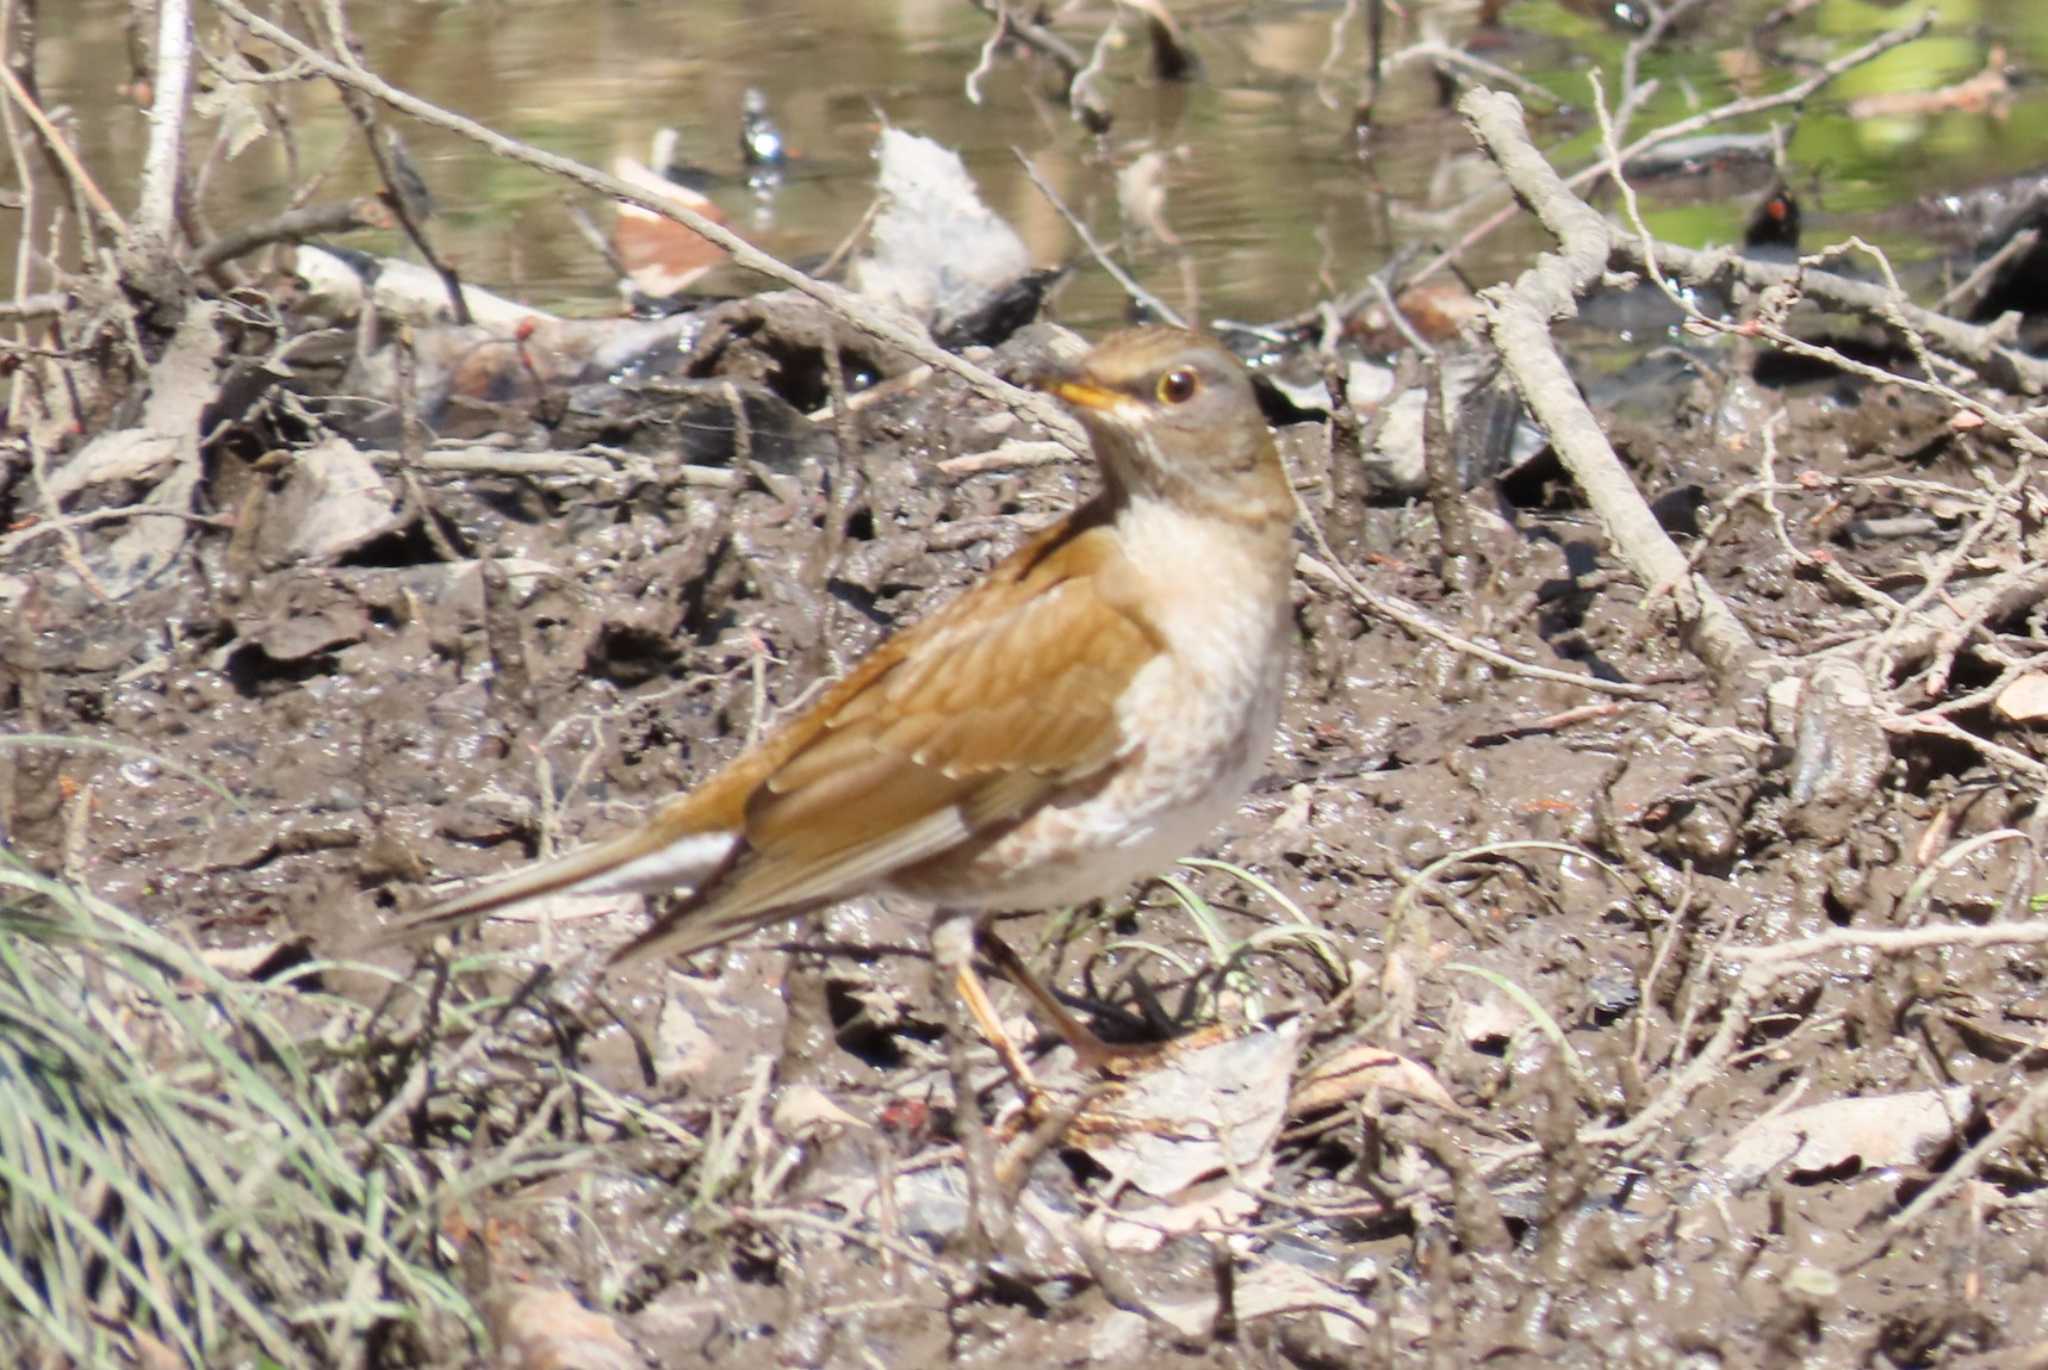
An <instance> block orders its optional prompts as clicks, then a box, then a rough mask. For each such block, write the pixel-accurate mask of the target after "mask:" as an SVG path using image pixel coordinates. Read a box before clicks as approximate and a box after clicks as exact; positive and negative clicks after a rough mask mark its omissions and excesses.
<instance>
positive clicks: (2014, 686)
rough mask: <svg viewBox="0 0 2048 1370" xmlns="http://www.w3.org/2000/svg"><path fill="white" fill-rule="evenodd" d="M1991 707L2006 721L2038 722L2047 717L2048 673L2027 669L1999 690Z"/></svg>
mask: <svg viewBox="0 0 2048 1370" xmlns="http://www.w3.org/2000/svg"><path fill="white" fill-rule="evenodd" d="M1991 708H1992V710H1993V712H1995V713H1996V714H1997V715H1998V716H1999V717H2000V718H2002V719H2004V720H2005V721H2006V722H2008V723H2039V722H2040V721H2041V720H2042V719H2044V718H2048V675H2044V674H2042V673H2041V672H2039V671H2028V672H2027V673H2026V674H2025V675H2022V676H2020V677H2018V678H2017V679H2015V680H2014V681H2013V682H2012V683H2011V684H2010V685H2008V686H2006V687H2005V688H2004V689H2002V690H2000V691H1999V692H1998V698H1997V699H1995V700H1993V701H1992V702H1991Z"/></svg>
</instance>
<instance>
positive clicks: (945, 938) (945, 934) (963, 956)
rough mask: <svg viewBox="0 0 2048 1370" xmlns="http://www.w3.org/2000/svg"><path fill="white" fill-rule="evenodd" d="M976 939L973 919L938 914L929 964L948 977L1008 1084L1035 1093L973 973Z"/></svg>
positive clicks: (1024, 1066)
mask: <svg viewBox="0 0 2048 1370" xmlns="http://www.w3.org/2000/svg"><path fill="white" fill-rule="evenodd" d="M976 936H977V934H976V931H975V926H974V920H973V919H972V918H971V917H969V916H968V915H965V914H949V915H942V916H941V917H940V918H939V919H938V920H937V921H936V922H934V923H933V924H932V961H933V963H934V964H935V965H936V966H937V967H938V968H939V970H940V971H941V972H945V973H950V974H951V975H952V977H953V989H954V991H955V992H956V993H957V994H959V996H960V1002H961V1003H963V1004H965V1005H966V1006H967V1011H968V1013H970V1014H971V1015H973V1018H974V1023H975V1026H976V1027H978V1028H980V1029H981V1035H982V1036H983V1037H984V1038H986V1039H987V1041H988V1044H989V1045H990V1046H991V1047H994V1048H995V1053H996V1057H997V1059H998V1060H1000V1061H1001V1062H1002V1063H1003V1069H1004V1070H1006V1071H1008V1072H1009V1075H1010V1080H1011V1082H1012V1083H1014V1084H1015V1085H1016V1086H1017V1088H1018V1090H1019V1091H1021V1092H1022V1093H1024V1094H1025V1095H1027V1096H1029V1095H1033V1094H1036V1093H1038V1078H1037V1077H1036V1076H1034V1075H1033V1074H1032V1073H1031V1067H1030V1066H1029V1065H1028V1064H1027V1063H1026V1062H1025V1060H1024V1053H1023V1052H1021V1051H1019V1050H1018V1049H1017V1044H1016V1043H1015V1042H1013V1041H1011V1040H1010V1034H1009V1033H1007V1032H1005V1031H1004V1030H1003V1024H1002V1020H1001V1019H1000V1018H998V1017H996V1006H995V1004H994V1002H993V1001H991V1000H990V999H989V997H988V987H987V986H986V985H984V984H982V982H981V976H980V975H978V974H977V973H976V972H975V969H974V943H975V938H976ZM1042 992H1043V991H1041V993H1042Z"/></svg>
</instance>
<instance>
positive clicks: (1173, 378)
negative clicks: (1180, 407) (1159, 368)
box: [1158, 366, 1202, 404]
mask: <svg viewBox="0 0 2048 1370" xmlns="http://www.w3.org/2000/svg"><path fill="white" fill-rule="evenodd" d="M1201 388H1202V383H1201V381H1200V380H1198V379H1197V378H1196V376H1195V373H1194V372H1192V371H1190V370H1188V368H1186V367H1185V366H1182V367H1177V368H1175V369H1174V370H1172V371H1169V372H1167V373H1166V374H1165V375H1163V376H1161V377H1160V378H1159V388H1158V393H1159V399H1160V401H1161V402H1162V403H1164V404H1186V403H1187V402H1188V401H1189V400H1191V399H1193V398H1194V397H1195V392H1196V391H1197V390H1200V389H1201Z"/></svg>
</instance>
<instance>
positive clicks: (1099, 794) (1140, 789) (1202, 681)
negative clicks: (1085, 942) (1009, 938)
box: [918, 508, 1288, 910]
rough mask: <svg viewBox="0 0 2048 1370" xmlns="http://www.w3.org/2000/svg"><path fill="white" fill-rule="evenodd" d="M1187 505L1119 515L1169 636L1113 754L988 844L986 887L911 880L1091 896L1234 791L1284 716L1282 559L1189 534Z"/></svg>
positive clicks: (1200, 835) (1151, 613)
mask: <svg viewBox="0 0 2048 1370" xmlns="http://www.w3.org/2000/svg"><path fill="white" fill-rule="evenodd" d="M1186 518H1187V516H1186V515H1184V514H1181V513H1179V512H1177V511H1174V510H1171V509H1164V508H1155V509H1149V510H1133V511H1129V512H1128V513H1127V515H1126V517H1125V518H1124V519H1122V520H1120V521H1119V532H1120V533H1121V534H1123V535H1124V536H1125V537H1126V539H1127V540H1128V541H1130V542H1131V543H1132V544H1133V545H1132V557H1131V559H1132V561H1133V563H1134V564H1135V565H1137V566H1138V567H1140V568H1141V571H1140V573H1141V574H1143V575H1145V576H1147V577H1148V580H1149V584H1148V585H1147V587H1146V590H1147V593H1146V594H1145V596H1144V600H1145V603H1146V605H1147V609H1148V618H1149V619H1150V620H1151V622H1152V624H1153V625H1154V626H1155V627H1156V628H1157V630H1158V631H1159V632H1160V634H1161V635H1162V636H1163V637H1164V638H1165V639H1166V644H1167V650H1166V651H1165V652H1162V653H1161V654H1160V655H1159V656H1157V657H1155V658H1154V659H1153V660H1152V661H1151V662H1149V663H1148V664H1147V665H1146V666H1145V667H1144V668H1143V669H1142V670H1140V671H1139V673H1138V674H1137V675H1136V676H1135V677H1134V678H1133V679H1132V681H1131V684H1130V686H1129V688H1128V689H1127V690H1126V691H1125V694H1124V697H1123V699H1122V701H1121V703H1120V704H1119V709H1118V712H1119V715H1120V717H1121V720H1122V723H1123V731H1124V735H1125V737H1126V738H1128V739H1130V741H1129V744H1128V748H1127V752H1126V755H1125V757H1124V760H1123V763H1122V764H1121V766H1120V767H1119V768H1118V769H1117V771H1116V772H1115V773H1114V775H1113V776H1111V777H1110V778H1109V779H1108V780H1107V781H1106V782H1097V783H1095V784H1091V785H1090V786H1088V787H1086V788H1085V789H1082V790H1080V791H1078V792H1077V793H1075V794H1073V795H1070V796H1065V797H1062V798H1060V799H1058V800H1055V801H1054V802H1053V803H1051V804H1049V805H1047V806H1046V807H1045V808H1043V809H1041V810H1040V811H1039V812H1038V813H1037V814H1035V815H1034V816H1033V817H1032V818H1031V819H1029V820H1028V821H1026V822H1025V823H1024V824H1022V825H1021V826H1019V827H1018V828H1017V830H1016V831H1014V832H1012V833H1010V834H1009V835H1008V836H1006V837H1005V838H1004V839H1003V840H1002V841H1001V842H999V843H997V844H995V845H994V846H993V847H991V848H990V849H989V851H988V852H987V853H986V855H985V856H984V857H983V859H981V860H979V861H977V862H976V863H975V866H976V867H977V870H978V872H979V874H978V876H977V879H978V880H980V881H981V882H982V884H983V885H984V887H982V888H975V889H972V890H970V889H966V888H962V889H959V890H955V891H941V890H934V889H929V888H927V889H921V890H919V891H918V893H920V894H922V895H924V896H925V897H927V898H935V899H937V900H938V901H939V902H941V903H952V904H955V905H960V906H967V907H976V908H994V909H1005V910H1008V909H1032V908H1047V907H1053V906H1056V905H1062V904H1072V903H1078V902H1081V901H1083V900H1087V899H1094V898H1099V897H1101V896H1103V895H1107V894H1112V893H1115V892H1117V891H1118V890H1121V889H1122V888H1124V887H1125V886H1127V885H1129V884H1130V883H1131V882H1132V881H1133V880H1137V879H1140V878H1143V877H1146V876H1149V875H1154V874H1157V873H1158V872H1159V871H1161V870H1164V869H1165V868H1166V867H1167V866H1169V865H1171V864H1172V863H1173V862H1174V861H1176V860H1178V859H1180V858H1181V857H1183V856H1186V855H1188V854H1189V853H1190V852H1192V851H1194V850H1195V849H1196V848H1198V847H1200V846H1201V845H1202V843H1203V842H1204V840H1206V839H1207V838H1208V836H1209V834H1210V833H1211V832H1212V831H1213V830H1214V829H1215V827H1216V825H1217V823H1219V822H1220V821H1221V820H1222V819H1223V818H1224V817H1226V816H1227V815H1228V814H1230V813H1231V812H1232V811H1233V810H1235V809H1236V807H1237V806H1238V804H1239V803H1240V802H1242V800H1243V798H1244V794H1245V791H1246V790H1247V789H1248V788H1249V787H1250V785H1251V782H1252V781H1253V779H1255V778H1256V777H1257V775H1258V774H1259V772H1260V771H1261V770H1262V769H1263V768H1264V766H1265V762H1266V759H1267V756H1268V754H1269V753H1270V751H1271V749H1272V741H1273V731H1274V728H1275V726H1276V724H1277V723H1278V721H1279V715H1280V699H1281V694H1282V690H1283V687H1284V685H1285V680H1286V670H1287V650H1286V642H1287V637H1288V621H1287V610H1288V593H1287V586H1288V582H1287V575H1286V569H1285V567H1284V566H1283V567H1281V568H1279V569H1278V573H1277V574H1276V571H1275V568H1274V566H1273V565H1272V564H1271V563H1272V557H1271V554H1270V552H1269V551H1268V552H1267V554H1266V555H1265V556H1264V557H1261V556H1259V555H1257V552H1258V551H1260V550H1262V549H1254V548H1237V547H1234V546H1232V545H1230V544H1228V543H1225V544H1224V545H1222V546H1220V547H1219V546H1218V545H1217V542H1216V540H1215V538H1214V537H1213V536H1209V537H1203V538H1199V539H1197V538H1190V537H1188V536H1187V532H1188V525H1187V521H1186ZM1204 531H1205V532H1211V533H1212V532H1213V529H1209V530H1204ZM992 870H1002V871H1004V872H1005V874H1004V877H1003V879H1002V880H1001V881H1000V882H999V885H1000V887H999V888H997V889H989V888H986V887H985V885H986V883H987V877H988V873H989V872H990V871H992ZM949 896H952V897H949Z"/></svg>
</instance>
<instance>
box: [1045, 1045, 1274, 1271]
mask: <svg viewBox="0 0 2048 1370" xmlns="http://www.w3.org/2000/svg"><path fill="white" fill-rule="evenodd" d="M1300 1036H1301V1026H1300V1024H1299V1023H1298V1022H1289V1023H1286V1024H1283V1025H1282V1026H1281V1027H1279V1028H1277V1029H1274V1030H1273V1031H1270V1032H1265V1031H1261V1032H1249V1033H1244V1034H1242V1035H1240V1036H1235V1037H1230V1038H1226V1039H1224V1040H1222V1041H1214V1042H1205V1043H1203V1044H1201V1045H1198V1046H1193V1047H1187V1048H1183V1049H1179V1050H1175V1049H1173V1048H1172V1047H1169V1048H1168V1050H1167V1051H1166V1052H1165V1053H1164V1059H1163V1060H1161V1061H1160V1062H1159V1063H1158V1064H1156V1065H1154V1066H1153V1067H1152V1068H1151V1069H1148V1070H1146V1071H1145V1072H1144V1073H1143V1074H1141V1075H1139V1076H1137V1077H1135V1078H1134V1079H1132V1080H1131V1081H1130V1082H1128V1083H1127V1084H1126V1085H1125V1086H1124V1088H1123V1089H1122V1090H1121V1091H1119V1092H1118V1093H1116V1094H1115V1095H1113V1096H1111V1097H1110V1098H1108V1099H1106V1100H1104V1101H1103V1102H1101V1103H1100V1104H1098V1105H1097V1106H1096V1107H1093V1108H1091V1109H1090V1110H1089V1111H1088V1112H1087V1113H1085V1114H1084V1115H1083V1116H1082V1117H1081V1118H1080V1119H1079V1120H1077V1122H1076V1123H1075V1126H1074V1129H1073V1131H1072V1132H1071V1133H1069V1135H1068V1140H1069V1141H1070V1142H1071V1143H1072V1144H1073V1145H1075V1146H1077V1147H1079V1148H1080V1149H1081V1150H1083V1151H1085V1152H1087V1153H1088V1155H1089V1157H1090V1159H1092V1160H1094V1161H1095V1162H1096V1164H1098V1165H1100V1166H1101V1167H1102V1168H1103V1169H1104V1170H1106V1171H1108V1172H1109V1174H1110V1177H1111V1186H1112V1192H1114V1190H1116V1189H1123V1190H1125V1194H1124V1198H1123V1201H1122V1202H1120V1203H1119V1204H1118V1206H1117V1212H1116V1214H1114V1215H1105V1216H1106V1217H1107V1222H1106V1225H1105V1227H1104V1229H1103V1232H1102V1240H1103V1241H1104V1243H1105V1244H1106V1245H1108V1246H1109V1247H1111V1248H1113V1249H1118V1250H1145V1249H1150V1248H1153V1247H1156V1246H1158V1245H1159V1244H1160V1243H1161V1242H1162V1241H1164V1240H1165V1238H1166V1236H1167V1235H1169V1234H1172V1233H1180V1232H1190V1231H1195V1230H1198V1229H1200V1228H1203V1227H1208V1226H1213V1225H1215V1224H1217V1223H1220V1222H1231V1221H1235V1220H1237V1219H1240V1218H1242V1217H1244V1216H1247V1215H1248V1214H1249V1213H1251V1212H1252V1211H1254V1210H1255V1209H1256V1208H1257V1204H1258V1200H1257V1198H1256V1196H1255V1194H1254V1193H1253V1192H1252V1191H1254V1190H1256V1189H1257V1187H1258V1186H1259V1185H1261V1184H1263V1183H1264V1181H1265V1179H1266V1177H1267V1176H1268V1175H1270V1174H1271V1173H1272V1167H1273V1143H1274V1141H1275V1140H1276V1139H1277V1138H1278V1137H1279V1135H1280V1126H1281V1124H1282V1123H1283V1122H1284V1121H1285V1120H1286V1116H1287V1096H1288V1086H1289V1084H1290V1083H1291V1081H1292V1080H1293V1078H1294V1058H1295V1050H1296V1044H1297V1042H1298V1041H1299V1040H1300Z"/></svg>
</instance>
